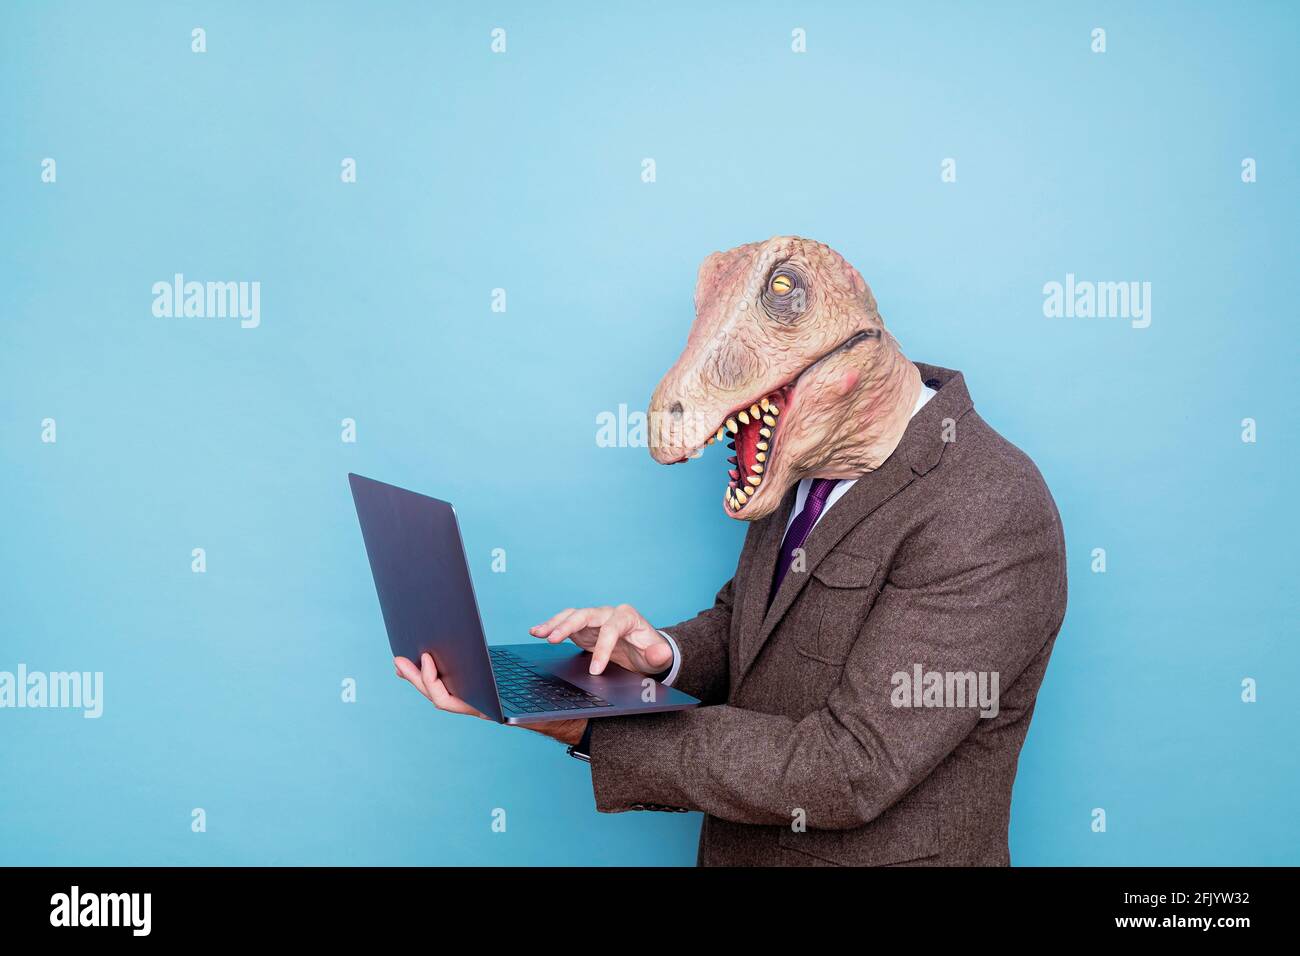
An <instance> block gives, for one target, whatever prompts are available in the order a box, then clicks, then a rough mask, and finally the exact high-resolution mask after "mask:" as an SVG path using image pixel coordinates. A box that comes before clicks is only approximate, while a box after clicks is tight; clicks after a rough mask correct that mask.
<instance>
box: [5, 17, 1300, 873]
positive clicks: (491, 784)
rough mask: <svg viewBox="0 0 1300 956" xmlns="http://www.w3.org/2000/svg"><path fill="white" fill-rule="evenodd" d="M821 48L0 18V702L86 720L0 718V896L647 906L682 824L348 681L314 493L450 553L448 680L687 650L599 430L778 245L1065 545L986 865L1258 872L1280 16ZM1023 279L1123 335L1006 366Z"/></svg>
mask: <svg viewBox="0 0 1300 956" xmlns="http://www.w3.org/2000/svg"><path fill="white" fill-rule="evenodd" d="M843 6H844V7H845V9H838V10H837V9H835V8H834V7H833V6H831V5H824V6H806V7H798V8H796V7H795V6H793V5H788V4H774V5H758V4H743V5H741V4H733V5H729V6H727V7H723V8H720V9H718V10H717V11H715V12H706V11H704V10H702V9H700V5H699V4H694V3H684V4H670V3H656V4H650V5H645V4H638V5H635V6H628V7H627V8H626V9H625V10H614V9H611V8H610V7H611V5H607V4H598V3H597V4H590V5H563V6H561V5H555V6H548V8H547V9H541V7H542V5H540V4H533V3H529V4H518V5H506V4H468V3H466V4H462V5H458V6H449V5H448V6H438V7H434V6H432V5H426V4H416V3H411V4H400V5H399V4H386V5H385V4H355V3H349V4H342V3H340V4H307V3H296V4H288V3H278V4H255V3H247V4H237V3H221V4H184V3H171V2H169V3H157V4H113V5H108V4H91V3H85V4H60V3H18V4H11V3H6V4H4V6H3V8H0V129H3V130H4V135H3V138H2V139H0V202H2V203H3V205H2V206H0V216H2V217H3V223H4V228H3V236H2V238H0V242H2V243H3V245H2V247H0V270H2V272H0V277H2V279H3V282H2V283H0V292H2V295H3V300H2V301H0V305H2V307H3V325H2V326H0V336H2V339H0V343H2V346H3V347H2V348H0V455H2V456H3V458H2V460H0V465H2V467H0V493H2V494H3V500H4V502H5V509H4V511H5V521H4V531H3V534H0V571H2V573H3V578H2V580H3V582H4V583H3V592H2V594H3V599H2V600H0V670H10V671H12V670H15V669H16V667H17V665H18V664H19V663H20V662H21V663H25V664H27V666H28V667H29V668H31V669H34V670H45V671H53V670H71V669H75V670H90V671H95V670H102V671H103V672H104V674H105V682H106V689H105V711H104V716H103V717H102V718H101V719H99V720H85V719H83V718H82V716H81V715H80V714H79V713H77V712H74V711H60V710H45V711H38V710H0V766H3V768H4V771H3V776H4V782H3V787H2V788H0V861H2V862H5V863H41V864H47V863H48V864H59V863H64V864H107V863H127V864H143V863H162V864H174V863H186V864H188V863H195V864H197V863H216V864H225V863H258V864H262V863H265V864H271V863H282V864H299V863H301V864H317V863H321V864H324V863H391V864H416V863H471V864H478V863H486V864H499V863H513V864H534V863H593V864H628V863H651V864H686V863H690V862H692V861H693V860H694V846H695V839H696V834H697V831H698V826H699V817H698V815H694V814H692V815H689V816H681V815H670V814H624V815H620V816H613V817H611V816H604V815H597V814H596V813H595V812H594V810H593V805H592V797H591V792H590V785H589V780H588V772H587V770H586V768H584V767H583V766H582V765H581V764H579V763H577V762H575V761H572V760H569V759H567V758H566V757H565V756H564V754H563V751H562V749H561V748H560V747H559V746H558V745H556V744H554V743H553V742H551V741H548V740H544V739H542V738H540V737H537V736H535V735H532V734H528V733H524V732H521V731H515V730H507V729H505V728H501V727H497V726H494V725H490V724H487V723H484V722H479V721H473V720H467V719H457V718H452V717H450V716H447V715H443V714H439V713H437V712H436V711H435V710H434V709H433V708H432V707H431V706H430V705H429V704H428V703H427V702H426V701H424V700H423V699H422V698H420V697H419V696H418V695H417V694H416V693H415V691H414V690H412V689H411V688H410V687H409V686H407V685H405V684H400V683H399V682H398V681H397V679H396V678H395V677H394V676H393V671H392V666H391V663H390V660H389V657H388V654H387V648H386V643H385V639H384V635H383V629H382V622H381V619H380V616H379V608H378V604H377V601H376V599H375V595H374V590H373V585H372V583H371V580H370V577H369V571H368V567H367V565H366V560H365V556H364V552H363V549H362V544H361V538H360V534H359V531H358V528H357V525H356V519H355V516H354V513H353V510H352V505H351V501H350V498H349V494H348V489H347V482H346V480H345V475H346V473H347V472H348V471H358V472H361V473H363V474H368V475H373V476H376V477H379V478H382V479H384V480H387V481H391V482H394V483H396V484H401V485H404V486H407V487H412V488H416V489H419V490H422V491H426V492H429V493H435V494H439V495H440V496H443V497H447V498H450V499H452V500H454V501H455V502H456V503H457V505H458V508H459V511H460V514H461V519H462V522H463V524H464V527H465V531H466V537H467V546H468V548H469V553H470V556H471V562H472V569H473V572H474V574H475V577H476V584H477V586H478V589H479V596H480V601H481V603H482V605H483V608H484V612H485V616H486V623H487V626H488V630H489V633H490V634H491V636H492V639H493V640H494V641H497V642H514V641H520V640H526V639H527V637H526V635H525V633H524V629H525V627H527V626H528V625H530V624H532V623H534V622H536V621H539V620H541V619H543V618H544V617H546V616H547V615H549V614H550V613H552V612H553V611H555V610H558V609H560V608H562V607H564V606H567V605H580V604H584V603H610V602H614V603H616V602H620V601H627V602H630V603H632V604H634V605H636V606H637V607H638V608H640V609H641V610H643V611H644V612H645V613H646V615H647V616H649V617H650V618H651V619H652V620H654V621H657V622H661V623H664V624H667V623H671V622H674V621H677V620H680V619H682V618H684V617H688V616H690V615H691V614H693V613H694V612H695V611H696V610H697V609H699V608H701V607H704V606H706V605H707V604H708V603H710V601H711V600H712V595H713V593H714V590H715V589H716V587H717V586H718V585H719V584H721V582H722V581H724V580H725V579H726V578H727V577H728V576H729V574H730V572H731V569H732V568H733V566H734V561H735V558H736V555H737V552H738V549H739V546H740V542H741V539H742V536H743V532H744V527H743V525H741V524H739V523H735V522H729V521H728V520H726V519H725V518H724V517H723V516H722V514H721V512H720V509H719V504H718V501H719V496H720V489H721V481H720V476H721V469H720V467H719V464H718V461H716V460H714V458H713V457H712V456H710V459H709V461H708V462H707V463H693V464H692V465H691V466H687V467H682V468H661V467H658V466H656V465H654V464H653V462H652V461H651V459H650V457H649V455H648V454H647V452H646V451H645V449H644V448H635V447H626V448H603V447H598V445H597V442H596V431H597V426H596V417H597V416H598V415H599V414H600V413H601V412H607V411H615V412H616V411H617V409H618V406H619V404H620V403H625V404H627V405H628V407H629V408H630V409H632V410H636V409H643V408H644V407H645V404H646V402H647V400H648V397H649V395H650V392H651V390H652V389H653V387H654V385H655V383H656V382H657V380H658V378H659V377H660V376H661V375H662V374H663V372H664V371H665V370H666V369H667V368H668V366H669V365H670V364H671V362H672V361H673V359H674V358H675V357H676V355H677V353H678V351H679V350H680V348H681V346H682V344H683V342H684V340H685V335H686V331H687V328H688V326H689V323H690V321H691V318H692V309H691V297H692V292H693V285H694V279H695V271H696V268H697V267H698V265H699V263H700V261H701V260H702V259H703V258H704V256H706V255H707V254H708V253H709V252H711V251H713V250H715V249H725V248H729V247H732V246H735V245H738V244H740V243H743V242H748V241H753V240H759V239H764V238H766V237H768V236H770V235H773V234H784V233H794V234H802V235H807V236H811V237H814V238H816V239H819V240H821V241H823V242H826V243H828V244H830V245H832V246H833V247H835V248H836V249H838V250H839V251H840V252H842V253H843V254H844V255H845V257H846V258H847V259H848V260H849V261H850V262H852V263H854V264H855V265H856V266H857V267H858V268H859V269H860V271H861V272H862V273H863V275H864V276H865V277H866V279H867V281H868V282H869V283H871V285H872V287H873V289H874V291H875V293H876V296H877V298H878V300H879V302H880V307H881V311H882V314H883V315H884V317H885V319H886V321H887V323H888V324H889V326H890V328H891V329H892V330H893V331H894V333H895V334H896V335H897V336H898V338H899V339H900V341H901V342H902V344H903V347H904V349H905V351H906V352H907V353H908V354H909V355H910V356H911V357H913V358H916V359H919V360H924V361H928V362H932V363H935V364H940V365H945V366H948V367H952V368H959V369H962V370H963V371H965V373H966V375H967V382H968V385H969V387H970V389H971V392H972V395H973V396H974V399H975V402H976V406H977V408H978V409H979V410H980V411H981V412H982V414H983V415H984V417H985V418H986V419H988V420H989V421H990V422H991V423H992V424H993V425H994V426H995V427H996V428H998V429H999V430H1000V431H1002V432H1003V434H1005V435H1006V436H1007V437H1008V438H1010V439H1011V440H1012V441H1014V442H1015V443H1017V444H1018V445H1019V446H1020V447H1022V448H1023V449H1025V450H1026V451H1027V452H1028V453H1029V454H1030V455H1031V456H1032V457H1033V458H1034V460H1035V461H1036V462H1037V463H1038V465H1039V467H1040V468H1041V470H1042V471H1043V473H1044V475H1045V477H1046V479H1047V482H1048V484H1049V486H1050V487H1051V489H1052V490H1053V492H1054V494H1055V496H1056V499H1057V502H1058V504H1059V506H1060V510H1061V513H1062V516H1063V519H1064V523H1065V528H1066V535H1067V542H1068V546H1069V550H1070V575H1071V592H1072V593H1071V603H1070V611H1069V614H1068V617H1067V620H1066V625H1065V628H1064V631H1063V633H1062V635H1061V637H1060V640H1059V642H1058V644H1057V648H1056V652H1055V655H1054V657H1053V660H1052V663H1051V667H1050V669H1049V671H1048V675H1047V679H1046V682H1045V683H1044V685H1043V688H1042V693H1041V695H1040V697H1039V705H1038V712H1037V715H1036V717H1035V719H1034V724H1033V727H1032V730H1031V732H1030V734H1029V738H1028V741H1027V743H1026V746H1025V750H1024V754H1023V757H1022V759H1021V765H1020V773H1019V777H1018V780H1017V786H1016V791H1015V802H1014V808H1013V822H1012V832H1011V845H1012V857H1013V860H1014V861H1015V862H1018V863H1021V864H1060V863H1083V864H1106V863H1117V864H1151V863H1175V864H1193V863H1221V864H1222V863H1234V864H1235V863H1297V862H1300V853H1298V852H1297V846H1298V844H1300V839H1298V838H1300V818H1298V817H1297V814H1296V813H1295V794H1296V792H1297V790H1298V789H1300V770H1298V767H1297V762H1298V758H1297V741H1296V728H1297V726H1298V720H1297V718H1298V717H1300V713H1298V712H1297V711H1298V708H1297V698H1296V694H1295V691H1294V688H1295V687H1296V686H1297V682H1298V681H1300V652H1298V651H1297V642H1296V636H1297V635H1296V626H1295V625H1296V600H1295V598H1296V589H1295V583H1294V582H1295V572H1294V559H1293V555H1294V550H1293V542H1294V541H1295V540H1296V533H1297V528H1296V518H1295V515H1296V508H1295V497H1294V488H1295V479H1294V472H1293V469H1294V464H1295V452H1294V449H1295V438H1296V436H1295V418H1294V416H1295V411H1296V404H1295V384H1294V381H1293V376H1294V373H1295V369H1296V359H1297V350H1296V347H1295V341H1296V332H1295V323H1296V308H1295V303H1296V301H1297V292H1298V290H1297V270H1296V268H1295V266H1296V260H1297V251H1298V250H1297V243H1296V228H1295V222H1296V217H1297V209H1298V206H1300V204H1298V203H1297V198H1298V197H1297V181H1296V168H1297V145H1300V144H1298V142H1297V137H1298V131H1300V125H1298V124H1297V123H1296V111H1295V105H1294V104H1295V94H1296V90H1297V89H1300V75H1298V74H1300V69H1298V67H1297V59H1296V57H1295V55H1294V53H1295V49H1296V43H1297V33H1298V31H1297V26H1298V20H1300V14H1298V13H1297V8H1296V7H1295V6H1294V5H1292V4H1284V3H1271V4H1270V3H1253V4H1249V5H1227V4H1219V5H1210V4H1187V3H1182V4H1143V5H1141V6H1140V7H1137V8H1134V5H1131V4H1113V5H1112V4H1078V5H1074V6H1071V7H1070V8H1068V9H1066V8H1056V7H1053V9H1052V10H1051V11H1050V12H1049V11H1045V10H1043V9H1042V5H1040V4H1024V5H1006V4H992V5H985V4H980V5H975V4H971V5H966V6H962V5H956V4H940V5H933V6H930V7H928V8H927V7H921V6H919V5H917V4H906V5H902V4H900V5H896V6H881V7H875V6H868V5H865V4H852V5H849V4H844V5H843ZM196 26H201V27H203V28H205V29H206V31H207V44H208V52H206V53H205V54H202V55H197V54H194V53H192V52H191V49H190V31H191V29H192V28H193V27H196ZM498 26H500V27H503V28H505V29H506V30H507V37H508V52H507V53H505V54H503V55H495V54H493V53H492V52H491V51H490V49H489V44H490V36H489V33H490V31H491V29H492V28H494V27H498ZM1098 26H1100V27H1104V28H1105V29H1106V30H1107V45H1108V49H1107V52H1106V53H1104V54H1094V53H1093V52H1091V50H1090V43H1091V39H1090V33H1091V30H1092V29H1093V28H1094V27H1098ZM795 27H803V28H805V29H806V30H807V35H808V52H807V53H806V54H802V55H799V54H794V53H792V52H791V49H790V34H791V30H792V29H793V28H795ZM1248 156H1249V157H1254V158H1256V159H1257V161H1258V169H1259V181H1258V182H1257V183H1255V184H1244V183H1243V182H1242V181H1241V176H1240V172H1241V160H1242V159H1243V158H1244V157H1248ZM45 157H53V158H54V159H56V160H57V163H58V167H57V169H58V179H57V182H56V183H54V184H44V183H42V182H41V181H40V172H41V165H40V164H41V160H42V159H43V158H45ZM344 157H354V158H355V159H356V160H357V164H358V182H357V183H355V184H351V185H349V184H344V183H342V182H341V181H340V175H339V174H340V163H341V161H342V159H343V158H344ZM645 157H653V158H654V159H655V160H656V163H657V172H658V177H657V182H655V183H653V184H647V183H643V182H642V181H641V177H640V172H641V160H642V159H643V158H645ZM947 157H952V158H955V159H956V160H957V170H958V181H957V182H956V183H942V182H941V181H940V176H939V172H940V162H941V161H942V160H943V159H944V158H947ZM176 272H183V273H184V274H185V275H186V276H187V278H190V279H197V280H201V281H204V280H246V281H251V280H257V281H260V282H261V284H262V324H261V327H260V328H258V329H254V330H243V329H240V328H239V327H238V324H237V323H235V322H232V321H229V320H227V321H207V320H201V319H159V318H155V317H154V316H153V315H152V314H151V305H152V301H153V297H152V293H151V291H150V289H151V286H152V284H153V283H154V282H156V281H159V280H162V281H169V280H170V278H171V276H172V275H173V274H174V273H176ZM1067 272H1074V273H1075V274H1076V275H1078V276H1079V278H1080V279H1093V280H1117V281H1122V280H1136V281H1150V282H1151V283H1152V285H1153V294H1152V307H1153V321H1152V324H1151V326H1150V328H1147V329H1144V330H1139V329H1133V328H1131V327H1130V325H1129V323H1128V322H1127V321H1123V320H1085V319H1054V320H1053V319H1047V318H1044V316H1043V311H1042V304H1043V294H1042V287H1043V284H1044V283H1045V282H1049V281H1064V278H1065V274H1066V273H1067ZM498 287H501V288H505V289H506V290H507V294H508V311H507V312H506V313H504V314H499V313H494V312H492V311H491V309H490V304H491V290H492V289H494V288H498ZM46 417H53V418H55V419H56V420H57V422H58V441H57V443H56V444H44V443H42V442H41V440H40V431H41V424H40V423H41V420H42V419H43V418H46ZM347 417H350V418H354V419H355V420H356V421H357V427H358V441H357V442H356V444H345V443H343V442H342V441H341V440H340V422H341V420H342V419H343V418H347ZM1245 417H1252V418H1255V419H1256V420H1257V421H1258V429H1259V431H1258V435H1259V440H1258V442H1257V443H1256V444H1246V443H1243V442H1242V440H1241V420H1242V419H1243V418H1245ZM195 547H203V548H206V550H207V559H208V571H207V573H206V574H194V573H191V570H190V552H191V549H192V548H195ZM1097 547H1101V548H1105V549H1106V552H1107V557H1108V571H1107V573H1105V574H1094V573H1092V572H1091V570H1090V560H1091V552H1092V549H1093V548H1097ZM493 548H504V549H506V554H507V562H508V563H507V568H508V570H507V572H506V573H504V574H494V573H492V572H491V551H492V549H493ZM347 677H352V678H355V679H356V680H357V682H358V700H357V702H356V703H355V704H345V703H343V702H341V700H340V682H341V681H342V680H343V679H344V678H347ZM1243 677H1254V678H1256V679H1257V680H1258V681H1259V700H1258V703H1255V704H1244V703H1242V702H1241V700H1240V693H1241V687H1240V683H1241V680H1242V678H1243ZM195 807H202V808H204V809H205V810H206V812H207V815H208V830H207V832H206V833H193V832H191V829H190V819H191V818H190V813H191V810H192V808H195ZM497 807H501V808H504V809H506V811H507V815H508V816H507V820H508V826H507V831H506V832H505V833H504V834H499V833H493V832H492V830H491V827H490V823H491V814H492V811H493V809H494V808H497ZM1094 807H1102V808H1104V809H1105V810H1106V812H1107V817H1108V820H1107V822H1108V828H1107V832H1106V833H1102V834H1099V833H1094V832H1092V830H1091V828H1090V824H1091V815H1090V814H1091V811H1092V809H1093V808H1094Z"/></svg>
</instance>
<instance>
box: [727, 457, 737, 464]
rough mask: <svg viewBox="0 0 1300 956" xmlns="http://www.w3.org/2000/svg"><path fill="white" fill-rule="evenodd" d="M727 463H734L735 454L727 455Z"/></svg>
mask: <svg viewBox="0 0 1300 956" xmlns="http://www.w3.org/2000/svg"><path fill="white" fill-rule="evenodd" d="M727 463H728V464H730V465H734V464H736V456H735V455H728V456H727Z"/></svg>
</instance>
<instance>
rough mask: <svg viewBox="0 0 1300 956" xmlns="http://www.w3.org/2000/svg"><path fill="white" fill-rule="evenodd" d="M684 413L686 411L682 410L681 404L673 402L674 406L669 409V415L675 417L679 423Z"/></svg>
mask: <svg viewBox="0 0 1300 956" xmlns="http://www.w3.org/2000/svg"><path fill="white" fill-rule="evenodd" d="M683 411H684V409H683V408H682V403H681V402H673V403H672V405H670V406H669V407H668V414H669V415H671V416H673V418H674V419H675V420H677V421H681V418H682V412H683Z"/></svg>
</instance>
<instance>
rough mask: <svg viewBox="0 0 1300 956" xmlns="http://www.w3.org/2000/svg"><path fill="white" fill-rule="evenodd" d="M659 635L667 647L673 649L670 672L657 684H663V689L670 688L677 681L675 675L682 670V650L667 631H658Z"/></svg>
mask: <svg viewBox="0 0 1300 956" xmlns="http://www.w3.org/2000/svg"><path fill="white" fill-rule="evenodd" d="M655 630H657V631H658V630H659V629H658V628H655ZM659 633H660V634H662V635H663V638H664V640H665V641H667V642H668V646H669V647H671V648H672V649H673V666H672V670H670V671H669V672H668V676H667V677H665V678H664V679H663V680H661V681H660V682H659V683H661V684H663V685H664V686H665V687H672V686H673V681H675V680H677V674H678V672H679V671H680V670H681V669H682V649H681V648H680V647H678V646H677V642H676V641H674V640H673V636H672V635H671V634H669V633H668V632H667V631H659Z"/></svg>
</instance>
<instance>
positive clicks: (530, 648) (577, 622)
mask: <svg viewBox="0 0 1300 956" xmlns="http://www.w3.org/2000/svg"><path fill="white" fill-rule="evenodd" d="M348 482H349V484H350V485H351V487H352V498H353V501H354V502H355V504H356V508H357V518H358V520H359V521H360V523H361V536H362V538H363V539H364V540H365V545H366V555H367V557H368V558H369V561H370V570H371V573H372V575H373V576H374V579H375V590H376V592H377V594H378V597H379V607H380V610H381V611H382V612H383V618H384V627H385V629H386V630H387V631H388V644H389V647H390V648H391V649H392V653H393V664H394V666H395V667H396V668H397V674H398V676H399V677H402V678H404V679H406V680H407V681H409V682H410V683H411V685H412V686H414V687H415V688H416V689H417V690H418V691H420V693H421V694H423V695H424V696H425V697H427V698H428V699H429V700H430V701H432V702H433V703H434V705H436V706H437V707H438V708H439V709H440V710H445V711H448V712H450V713H456V714H469V715H472V716H476V717H483V718H486V719H487V720H492V721H496V722H497V723H504V724H520V725H523V726H528V727H531V728H532V729H534V730H537V731H539V732H540V733H543V734H546V735H547V736H550V737H554V738H555V739H557V740H562V741H566V742H569V743H576V742H577V741H578V740H579V739H580V738H581V737H582V734H583V732H584V731H585V730H586V728H587V721H588V720H589V719H594V718H598V717H622V716H629V715H633V714H653V713H664V712H667V711H674V710H686V709H688V708H691V707H696V706H698V705H699V701H698V700H696V699H695V698H694V697H692V696H691V695H690V694H686V693H683V692H682V691H680V690H677V689H676V688H673V687H669V686H668V685H666V684H663V683H661V682H660V681H659V680H658V679H657V677H656V675H659V674H663V673H664V672H665V671H667V670H668V669H669V667H670V666H671V664H672V663H673V660H672V657H673V650H672V647H671V642H669V641H667V640H665V638H664V637H663V635H661V634H660V633H658V632H657V631H656V630H655V629H654V628H653V627H651V626H650V624H649V622H648V621H646V619H645V618H643V617H642V616H641V615H640V614H638V613H637V612H636V610H635V609H634V608H632V607H630V606H628V605H626V604H621V605H619V606H618V607H591V608H582V609H580V610H575V609H573V608H568V609H566V610H565V611H563V612H561V613H560V614H557V615H555V616H554V617H552V618H551V619H550V620H549V621H547V622H546V623H545V624H539V625H537V626H536V627H533V628H531V632H532V634H533V636H534V637H537V638H540V639H542V640H541V642H533V643H531V644H508V645H502V644H489V643H488V641H487V634H486V633H485V632H484V630H483V619H482V616H481V615H480V614H479V609H478V599H477V597H476V596H475V594H474V585H473V582H472V580H471V578H470V569H469V561H468V558H467V557H466V554H465V544H464V542H463V541H462V540H461V536H460V524H459V522H458V521H457V519H456V512H455V509H453V508H452V506H451V504H450V503H449V502H446V501H441V500H439V499H437V498H430V497H429V496H427V495H421V494H417V493H416V492H413V491H407V490H406V489H404V488H398V487H397V486H396V485H389V484H385V483H384V482H382V481H375V480H374V479H371V478H363V477H362V476H361V475H355V474H354V475H349V476H348ZM565 640H572V641H573V642H574V644H576V645H577V646H578V650H577V651H575V650H573V649H571V648H563V647H560V646H558V645H560V644H562V643H563V642H564V641H565ZM583 651H590V652H591V653H590V654H586V653H583ZM417 662H418V663H417ZM611 665H613V666H611Z"/></svg>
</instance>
